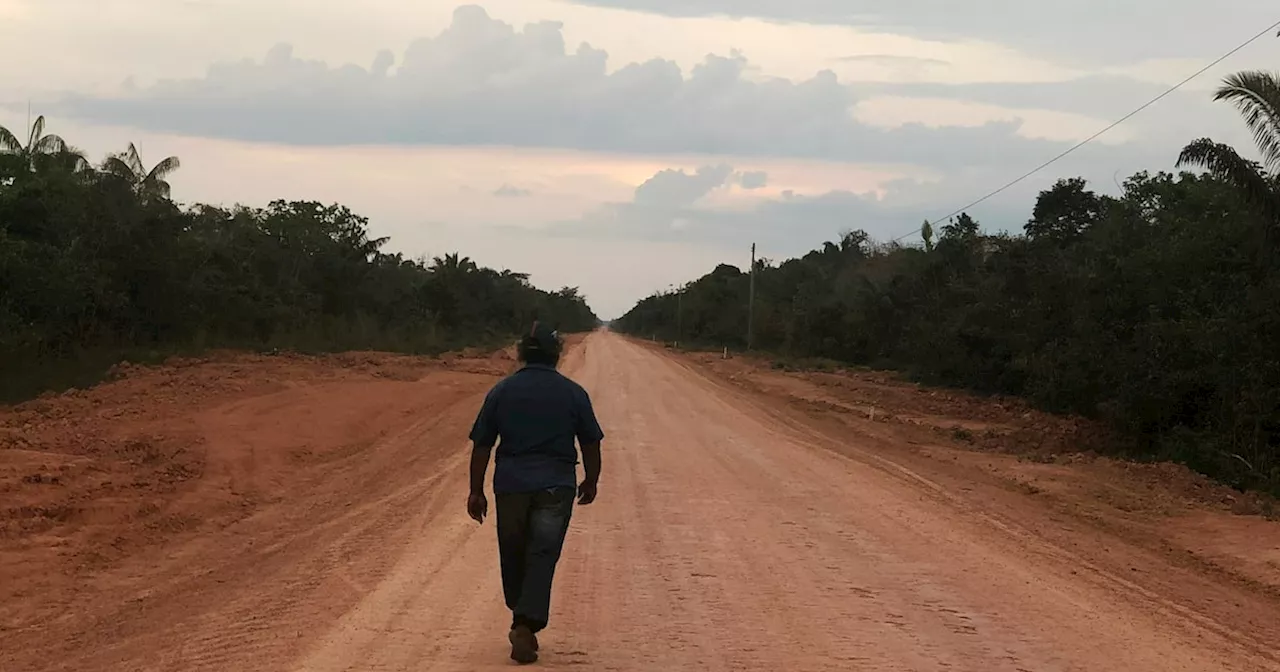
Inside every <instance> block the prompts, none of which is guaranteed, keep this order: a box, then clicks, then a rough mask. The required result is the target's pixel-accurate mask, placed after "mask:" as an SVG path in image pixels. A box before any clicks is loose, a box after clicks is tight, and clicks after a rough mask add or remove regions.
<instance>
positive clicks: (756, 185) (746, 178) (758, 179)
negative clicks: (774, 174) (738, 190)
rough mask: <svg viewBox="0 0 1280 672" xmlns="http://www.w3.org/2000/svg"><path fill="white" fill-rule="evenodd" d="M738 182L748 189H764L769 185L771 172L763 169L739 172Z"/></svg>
mask: <svg viewBox="0 0 1280 672" xmlns="http://www.w3.org/2000/svg"><path fill="white" fill-rule="evenodd" d="M738 184H739V185H741V186H742V188H743V189H747V190H754V189H763V188H765V187H767V186H769V174H768V173H766V172H764V171H762V170H753V171H747V172H745V173H739V174H738Z"/></svg>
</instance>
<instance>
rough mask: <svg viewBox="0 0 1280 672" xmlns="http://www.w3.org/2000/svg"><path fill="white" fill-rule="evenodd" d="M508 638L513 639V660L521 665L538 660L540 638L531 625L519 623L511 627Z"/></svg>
mask: <svg viewBox="0 0 1280 672" xmlns="http://www.w3.org/2000/svg"><path fill="white" fill-rule="evenodd" d="M507 639H509V640H511V660H514V661H516V662H517V663H520V664H521V665H528V664H529V663H536V662H538V638H537V637H535V636H534V634H533V631H532V630H530V629H529V626H527V625H517V626H516V627H514V628H511V634H510V635H508V637H507Z"/></svg>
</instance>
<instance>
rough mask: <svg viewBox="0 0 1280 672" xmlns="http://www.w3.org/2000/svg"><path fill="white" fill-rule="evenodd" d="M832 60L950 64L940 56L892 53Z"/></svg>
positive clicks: (891, 64) (873, 62)
mask: <svg viewBox="0 0 1280 672" xmlns="http://www.w3.org/2000/svg"><path fill="white" fill-rule="evenodd" d="M833 60H836V61H839V62H841V63H868V64H871V65H883V66H888V67H895V66H915V67H918V66H927V65H950V62H949V61H944V60H942V59H940V58H917V57H915V56H895V55H893V54H859V55H857V56H839V57H837V58H835V59H833Z"/></svg>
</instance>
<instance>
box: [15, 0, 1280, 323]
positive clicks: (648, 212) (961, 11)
mask: <svg viewBox="0 0 1280 672" xmlns="http://www.w3.org/2000/svg"><path fill="white" fill-rule="evenodd" d="M1277 21H1280V7H1277V5H1276V4H1275V2H1274V0H1219V1H1217V2H1212V3H1210V2H1205V1H1204V0H1125V2H1123V3H1121V2H1116V1H1115V0H1076V1H1075V2H1072V3H1063V2H1059V1H1058V0H1052V1H1051V0H969V1H968V2H965V3H957V2H953V1H952V0H895V2H892V3H890V2H884V1H883V0H877V1H876V2H871V1H870V0H482V4H458V3H457V2H441V1H437V0H417V1H415V2H406V1H404V0H362V2H360V3H355V2H348V1H343V2H338V1H336V0H271V2H263V1H262V0H0V59H3V60H4V62H7V63H10V64H13V67H10V68H7V69H5V70H4V71H2V72H0V125H3V126H5V127H7V128H10V129H21V128H23V126H24V125H25V124H26V123H27V119H28V116H27V115H28V105H30V109H31V110H32V111H33V112H34V113H35V114H43V115H45V116H46V118H47V120H48V124H49V130H50V131H51V132H55V133H58V134H59V135H62V136H63V137H64V138H66V139H67V140H68V142H70V143H71V144H73V145H75V146H77V147H79V148H81V149H83V150H85V151H87V152H88V153H89V155H90V156H91V157H93V158H95V159H98V158H101V157H102V156H105V154H106V153H107V152H110V151H118V150H120V149H122V148H123V147H125V146H127V145H128V143H129V142H134V143H136V144H137V145H138V148H139V151H140V152H141V154H142V156H143V159H144V161H147V162H149V163H154V162H157V161H159V160H160V159H162V158H164V157H166V156H170V155H177V156H179V157H180V158H181V159H182V164H183V167H182V169H181V170H180V171H179V172H178V173H177V174H175V175H174V177H173V178H172V180H171V182H172V184H173V194H174V198H175V199H176V200H178V201H180V202H183V203H197V202H199V203H214V204H223V205H233V204H237V203H241V204H245V205H254V206H262V205H265V204H266V203H268V202H269V201H271V200H274V199H277V198H284V199H307V200H318V201H322V202H326V203H328V202H339V203H342V204H344V205H347V206H349V207H351V208H352V209H353V210H355V211H356V212H359V213H361V214H363V215H366V216H368V217H369V218H370V228H371V229H372V233H373V234H374V235H376V236H390V238H391V241H390V243H389V244H388V246H387V248H386V250H387V251H391V252H403V253H405V254H406V255H407V256H410V257H416V256H419V255H426V256H440V255H443V254H445V253H447V252H455V251H456V252H460V253H462V254H463V255H465V256H469V257H471V258H472V259H474V260H475V261H477V262H478V263H480V264H482V265H488V266H492V267H496V268H511V269H514V270H519V271H523V272H528V273H530V274H531V280H532V281H533V282H534V284H536V285H538V286H540V287H543V288H546V289H558V288H559V287H562V286H573V287H578V288H579V289H580V290H581V291H582V292H583V293H584V294H585V295H586V297H587V299H588V301H589V302H590V304H591V306H592V307H593V308H594V309H595V310H596V312H597V314H599V315H600V316H601V317H604V318H611V317H616V316H619V315H621V314H622V313H624V312H626V310H628V309H629V308H630V307H631V306H632V305H633V304H634V302H635V301H636V300H638V299H640V298H643V297H644V296H647V295H649V294H651V293H653V292H655V291H667V290H669V289H670V288H671V287H673V286H676V285H678V284H680V283H683V282H686V281H689V280H693V279H695V278H696V277H698V276H700V275H702V274H703V273H705V272H707V271H710V270H711V269H712V268H713V267H714V266H715V265H716V264H718V263H729V264H733V265H736V266H739V267H743V268H745V267H746V266H747V264H748V260H749V255H750V248H751V245H752V243H756V244H757V245H758V248H759V253H760V255H761V256H763V257H766V258H769V259H773V260H782V259H785V258H788V257H792V256H796V255H799V254H803V253H805V252H806V251H808V250H810V249H813V248H815V247H818V246H820V245H821V244H822V243H823V242H824V241H826V240H833V239H837V238H838V237H839V236H840V235H841V234H842V233H843V232H845V231H848V230H852V229H864V230H866V231H868V232H869V233H871V234H872V235H873V236H874V237H876V238H878V239H882V240H886V239H893V238H898V237H900V236H907V238H905V239H904V240H907V241H911V242H913V241H915V239H916V238H915V236H912V235H910V234H912V233H913V231H914V230H915V229H916V228H917V227H918V226H919V225H920V223H921V222H923V221H924V220H926V219H935V218H938V217H941V216H944V215H947V214H948V213H950V212H952V211H953V210H955V209H957V208H959V207H961V206H964V205H966V204H968V203H970V202H972V201H974V200H977V199H978V198H979V197H981V196H983V195H986V194H987V193H988V192H990V191H992V190H993V189H995V188H996V187H999V186H1001V185H1003V184H1004V183H1006V182H1008V181H1009V180H1011V179H1013V178H1015V177H1017V176H1018V175H1021V174H1022V173H1024V172H1026V171H1027V170H1030V169H1031V168H1033V167H1035V166H1036V165H1038V164H1040V163H1042V162H1044V161H1046V160H1048V159H1049V158H1051V157H1053V156H1055V155H1057V154H1058V153H1060V152H1062V151H1063V150H1065V149H1067V148H1069V147H1070V146H1071V145H1073V144H1075V143H1076V142H1079V141H1080V140H1083V139H1085V138H1086V137H1088V136H1090V135H1092V134H1093V133H1095V132H1097V131H1098V130H1100V129H1102V128H1104V127H1106V126H1107V125H1108V124H1109V123H1111V122H1112V121H1115V120H1116V119H1118V118H1120V117H1122V116H1124V115H1125V114H1127V113H1128V112H1130V111H1131V110H1133V109H1135V108H1136V107H1138V106H1139V105H1141V104H1143V103H1145V102H1147V101H1148V100H1150V99H1151V98H1153V97H1155V96H1156V95H1158V94H1160V93H1161V92H1162V91H1164V90H1165V89H1166V88H1168V87H1169V86H1171V85H1173V84H1175V83H1177V82H1178V81H1180V80H1182V79H1183V78H1185V77H1186V76H1188V75H1190V74H1191V73H1193V72H1195V71H1196V70H1198V69H1200V68H1201V67H1203V66H1204V65H1206V64H1207V63H1209V62H1210V61H1212V60H1214V59H1215V58H1217V57H1218V56H1221V55H1222V54H1224V53H1226V52H1227V51H1228V50H1230V49H1232V48H1234V47H1236V46H1237V45H1239V44H1240V43H1242V42H1244V41H1245V40H1246V39H1248V38H1250V37H1252V36H1254V35H1255V34H1257V33H1258V32H1260V31H1261V30H1262V29H1263V28H1265V27H1267V26H1268V25H1271V24H1272V23H1274V22H1277ZM1272 33H1274V31H1272ZM1277 67H1280V39H1277V38H1276V37H1275V36H1274V35H1271V34H1269V35H1267V36H1266V37H1264V38H1263V39H1261V40H1259V41H1257V42H1255V43H1253V44H1252V45H1251V46H1249V47H1247V48H1245V49H1243V50H1241V51H1240V52H1239V53H1238V54H1236V55H1235V56H1233V57H1232V58H1230V59H1228V60H1227V61H1225V62H1224V63H1222V64H1221V65H1220V66H1217V67H1215V68H1214V69H1211V70H1210V71H1209V72H1207V73H1206V74H1205V75H1203V76H1201V77H1200V78H1198V79H1196V80H1194V81H1193V82H1192V83H1190V84H1188V85H1186V86H1185V87H1183V88H1181V89H1179V90H1178V91H1176V92H1175V93H1173V94H1171V95H1169V96H1168V97H1167V98H1164V99H1163V100H1162V101H1161V102H1159V103H1157V104H1156V105H1154V106H1152V107H1151V108H1149V109H1147V110H1146V111H1144V112H1143V113H1141V114H1139V115H1138V116H1136V117H1134V118H1133V119H1132V120H1130V121H1129V122H1127V123H1125V124H1123V125H1122V126H1120V127H1118V128H1116V129H1115V130H1114V131H1111V132H1109V133H1107V134H1105V135H1103V136H1102V137H1100V138H1099V139H1098V140H1096V141H1094V142H1092V143H1090V144H1088V145H1086V146H1085V147H1083V148H1082V149H1080V150H1079V151H1078V152H1076V153H1074V154H1072V155H1070V156H1068V157H1067V158H1065V159H1063V160H1062V161H1060V162H1058V163H1056V164H1054V165H1053V166H1050V167H1049V168H1047V169H1046V170H1044V171H1042V172H1041V173H1039V174H1037V175H1036V176H1034V177H1032V178H1031V179H1028V180H1027V181H1025V182H1023V183H1022V184H1020V185H1018V186H1016V187H1014V188H1012V189H1009V190H1008V191H1006V192H1004V193H1002V194H1000V195H999V196H997V197H995V198H992V199H990V200H988V201H986V202H985V203H982V204H981V205H978V206H976V207H973V208H972V209H970V210H969V212H970V214H971V215H972V216H974V217H975V218H976V219H977V220H978V221H979V222H980V223H982V225H983V226H984V228H986V229H987V230H989V231H1000V230H1009V231H1018V230H1020V229H1021V227H1022V225H1023V224H1024V223H1025V222H1026V220H1027V218H1028V216H1029V214H1030V211H1031V207H1032V204H1033V203H1034V199H1035V196H1036V194H1037V193H1038V192H1039V191H1040V190H1042V189H1045V188H1047V187H1048V186H1050V185H1052V183H1053V182H1054V181H1055V180H1057V179H1059V178H1063V177H1074V176H1082V177H1085V178H1087V179H1089V180H1090V182H1091V183H1092V184H1093V186H1094V188H1095V189H1097V190H1099V191H1102V192H1106V193H1115V192H1116V191H1118V184H1119V183H1120V182H1121V181H1123V179H1124V178H1125V177H1126V176H1128V175H1131V174H1132V173H1134V172H1137V171H1140V170H1149V171H1158V170H1173V169H1174V162H1175V160H1176V157H1177V154H1178V151H1179V149H1181V148H1182V146H1184V145H1185V144H1187V143H1188V142H1190V141H1192V140H1194V139H1196V138H1200V137H1212V138H1213V139H1215V140H1218V141H1221V142H1228V143H1231V144H1233V145H1235V146H1237V147H1238V148H1240V149H1242V150H1247V151H1246V153H1251V152H1252V150H1251V141H1250V135H1249V133H1248V130H1247V129H1246V128H1245V127H1244V125H1243V123H1241V121H1240V119H1239V116H1238V114H1237V113H1236V112H1235V110H1234V109H1233V108H1231V107H1230V106H1229V105H1226V104H1222V103H1214V102H1213V101H1212V91H1213V89H1214V87H1215V86H1216V85H1217V83H1218V82H1219V81H1220V80H1221V78H1222V77H1223V76H1224V75H1225V74H1228V73H1230V72H1233V71H1237V70H1242V69H1260V68H1261V69H1276V68H1277ZM16 134H17V135H19V136H20V137H21V136H23V134H22V133H16Z"/></svg>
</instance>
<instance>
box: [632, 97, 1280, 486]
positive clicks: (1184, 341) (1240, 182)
mask: <svg viewBox="0 0 1280 672" xmlns="http://www.w3.org/2000/svg"><path fill="white" fill-rule="evenodd" d="M1217 99H1218V100H1222V101H1227V102H1230V103H1233V104H1234V105H1236V106H1237V107H1238V108H1239V109H1240V111H1241V112H1242V114H1243V117H1244V119H1245V121H1246V123H1247V124H1248V125H1249V127H1250V129H1251V130H1253V132H1254V135H1255V137H1256V138H1257V144H1258V150H1259V151H1260V153H1261V155H1262V159H1263V161H1262V162H1261V163H1259V162H1254V161H1249V160H1246V159H1245V158H1243V157H1241V155H1240V154H1239V153H1237V152H1236V150H1235V149H1233V148H1232V147H1229V146H1227V145H1224V144H1221V143H1216V142H1214V141H1212V140H1209V139H1201V140H1197V141H1195V142H1193V143H1191V144H1190V145H1188V146H1187V147H1186V149H1184V150H1183V151H1182V153H1181V155H1180V156H1179V157H1178V167H1179V168H1199V169H1203V170H1202V171H1200V172H1187V171H1181V172H1178V173H1176V174H1175V173H1170V172H1159V173H1156V174H1150V173H1147V172H1141V173H1138V174H1136V175H1133V176H1132V177H1130V178H1129V179H1128V180H1126V181H1125V182H1124V184H1123V189H1122V191H1121V193H1120V194H1119V195H1118V196H1108V195H1102V194H1098V193H1096V192H1095V191H1093V190H1091V189H1090V188H1089V185H1088V184H1087V183H1086V182H1085V181H1084V180H1083V179H1079V178H1073V179H1064V180H1060V181H1058V182H1057V184H1055V185H1054V186H1053V187H1052V188H1050V189H1048V190H1045V191H1043V192H1042V193H1041V194H1040V195H1039V198H1038V199H1037V200H1036V203H1035V206H1034V209H1033V210H1032V212H1031V216H1030V218H1029V219H1028V220H1027V222H1026V224H1025V226H1024V228H1023V231H1022V233H1021V234H1018V235H1013V234H1008V233H994V234H993V233H984V231H983V229H982V227H981V226H980V225H979V223H978V222H977V221H975V220H974V219H973V218H972V217H970V216H969V215H967V214H961V215H960V216H959V217H957V218H955V219H953V220H950V221H948V222H947V223H946V224H945V225H943V226H941V227H939V228H940V230H938V231H934V230H933V228H932V227H931V226H929V224H928V223H926V224H925V226H924V227H922V230H921V238H922V240H921V241H920V244H919V245H910V246H904V245H898V244H892V243H889V244H886V243H878V242H876V241H873V240H872V239H871V238H870V237H869V236H868V235H867V234H866V233H864V232H862V231H853V232H851V233H848V234H846V235H844V236H843V237H842V238H841V239H840V240H839V241H837V242H828V243H825V244H824V245H823V246H822V247H821V248H820V249H817V250H814V251H812V252H810V253H808V254H806V255H805V256H803V257H801V258H798V259H791V260H788V261H785V262H783V263H781V264H774V263H772V262H770V261H767V260H763V261H759V262H757V265H756V268H755V271H756V279H755V280H756V296H755V301H754V311H755V315H754V329H753V334H754V341H755V346H756V347H758V348H760V349H762V350H766V351H771V352H774V353H777V354H781V355H785V356H790V357H797V358H825V359H831V360H838V361H840V362H846V363H852V364H858V365H867V366H872V367H879V368H888V369H895V370H900V371H903V372H906V373H908V374H910V375H911V376H913V377H915V378H916V379H917V380H920V381H922V382H927V383H934V384H943V385H949V386H957V387H963V388H968V389H971V390H976V391H979V392H983V393H1001V394H1009V395H1017V396H1020V397H1023V398H1026V399H1029V400H1031V401H1032V402H1034V403H1035V404H1037V405H1038V406H1040V407H1042V408H1044V409H1048V410H1052V411H1058V412H1072V413H1080V414H1084V415H1086V416H1090V417H1093V418H1097V419H1101V420H1104V421H1106V422H1108V423H1109V424H1110V425H1111V426H1113V427H1114V428H1116V429H1118V430H1119V431H1120V434H1121V436H1123V437H1125V440H1124V445H1123V446H1118V448H1119V449H1122V450H1124V451H1126V452H1128V453H1129V454H1130V455H1132V456H1135V457H1141V458H1157V459H1172V460H1176V461H1180V462H1183V463H1185V464H1187V465H1188V466H1190V467H1192V468H1194V469H1196V470H1199V471H1201V472H1203V473H1206V474H1209V475H1212V476H1215V477H1217V478H1219V479H1222V480H1224V481H1226V482H1228V483H1231V484H1233V485H1236V486H1238V487H1244V488H1260V489H1270V490H1272V491H1273V492H1276V493H1277V494H1280V356H1277V348H1278V347H1280V249H1278V245H1280V79H1278V78H1277V76H1276V75H1271V74H1267V73H1262V72H1244V73H1239V74H1237V75H1233V76H1231V77H1229V78H1227V79H1226V80H1225V81H1224V82H1223V84H1222V86H1221V88H1220V89H1219V90H1218V92H1217ZM747 299H748V275H747V274H746V273H743V272H742V271H740V270H739V269H737V268H735V267H732V266H727V265H720V266H718V267H716V268H715V269H714V270H713V271H711V272H710V273H709V274H707V275H706V276H704V277H702V278H700V279H698V280H697V281H695V282H692V283H690V284H688V285H686V286H685V287H683V288H682V289H680V290H678V291H674V292H668V293H664V294H655V295H653V296H650V297H648V298H646V299H644V300H643V301H640V302H639V303H638V304H637V305H636V306H635V307H634V308H633V309H632V310H631V311H630V312H628V313H627V314H626V315H625V316H624V317H622V318H621V319H619V320H617V321H616V322H615V323H614V324H613V327H614V328H615V329H619V330H621V331H625V332H629V333H632V334H637V335H643V336H645V337H656V338H660V339H663V340H667V341H675V340H681V341H684V342H688V343H692V344H705V345H714V346H716V347H719V346H730V347H743V346H745V345H746V343H745V339H746V333H747V321H748V315H747V312H748V305H747V304H748V300H747Z"/></svg>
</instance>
